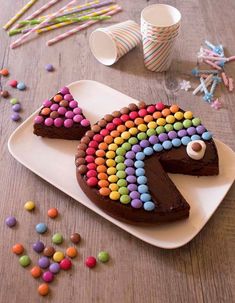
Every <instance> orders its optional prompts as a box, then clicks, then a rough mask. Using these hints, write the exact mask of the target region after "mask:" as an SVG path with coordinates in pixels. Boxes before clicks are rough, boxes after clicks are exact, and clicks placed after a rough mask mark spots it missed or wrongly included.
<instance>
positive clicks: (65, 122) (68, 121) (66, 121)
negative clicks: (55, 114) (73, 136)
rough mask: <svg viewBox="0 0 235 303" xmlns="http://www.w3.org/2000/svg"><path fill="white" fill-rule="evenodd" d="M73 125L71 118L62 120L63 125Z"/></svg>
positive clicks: (68, 126) (67, 126)
mask: <svg viewBox="0 0 235 303" xmlns="http://www.w3.org/2000/svg"><path fill="white" fill-rule="evenodd" d="M72 126H73V120H72V119H65V120H64V127H66V128H70V127H72Z"/></svg>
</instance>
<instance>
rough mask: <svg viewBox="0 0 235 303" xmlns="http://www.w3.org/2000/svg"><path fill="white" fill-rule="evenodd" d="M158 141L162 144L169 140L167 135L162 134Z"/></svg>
mask: <svg viewBox="0 0 235 303" xmlns="http://www.w3.org/2000/svg"><path fill="white" fill-rule="evenodd" d="M158 139H159V141H160V142H164V141H166V140H168V135H167V134H166V133H162V134H160V135H159V136H158Z"/></svg>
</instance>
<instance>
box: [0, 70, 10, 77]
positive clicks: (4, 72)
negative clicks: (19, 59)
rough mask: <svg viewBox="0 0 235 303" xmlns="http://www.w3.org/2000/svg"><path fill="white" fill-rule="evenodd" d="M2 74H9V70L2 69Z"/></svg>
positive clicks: (0, 71) (0, 72)
mask: <svg viewBox="0 0 235 303" xmlns="http://www.w3.org/2000/svg"><path fill="white" fill-rule="evenodd" d="M0 74H1V75H3V76H4V77H6V76H8V75H9V71H8V69H6V68H4V69H2V70H0Z"/></svg>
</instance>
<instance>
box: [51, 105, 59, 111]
mask: <svg viewBox="0 0 235 303" xmlns="http://www.w3.org/2000/svg"><path fill="white" fill-rule="evenodd" d="M58 108H59V105H58V104H52V106H51V107H50V109H51V110H52V111H54V110H58Z"/></svg>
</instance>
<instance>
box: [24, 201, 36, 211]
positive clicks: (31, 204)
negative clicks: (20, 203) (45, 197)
mask: <svg viewBox="0 0 235 303" xmlns="http://www.w3.org/2000/svg"><path fill="white" fill-rule="evenodd" d="M24 208H25V209H26V210H28V211H31V210H33V209H34V208H35V203H34V202H33V201H28V202H26V203H25V205H24Z"/></svg>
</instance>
